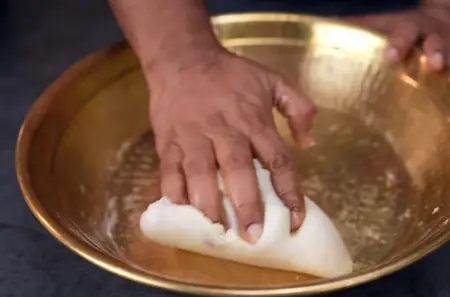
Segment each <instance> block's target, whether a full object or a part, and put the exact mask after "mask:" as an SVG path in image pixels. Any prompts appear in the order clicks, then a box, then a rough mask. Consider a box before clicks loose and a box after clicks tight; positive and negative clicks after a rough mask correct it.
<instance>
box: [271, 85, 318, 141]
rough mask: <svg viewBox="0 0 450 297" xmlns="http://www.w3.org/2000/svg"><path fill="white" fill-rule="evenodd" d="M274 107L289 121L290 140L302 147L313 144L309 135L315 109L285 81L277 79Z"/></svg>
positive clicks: (315, 112)
mask: <svg viewBox="0 0 450 297" xmlns="http://www.w3.org/2000/svg"><path fill="white" fill-rule="evenodd" d="M275 106H276V108H277V109H278V110H279V112H280V113H281V114H282V115H283V116H285V117H286V118H287V119H288V121H289V126H290V128H291V132H292V138H293V139H294V140H295V142H296V143H297V144H299V145H301V146H302V147H310V146H313V145H314V144H315V142H314V139H313V137H312V135H311V130H312V128H313V123H314V118H315V116H316V114H317V109H316V107H315V105H314V103H313V102H312V101H311V100H309V99H308V98H306V97H305V96H303V95H301V94H300V93H299V92H298V91H297V90H296V89H295V88H294V87H293V86H291V85H290V84H289V83H288V82H287V81H285V80H283V79H279V80H278V81H277V83H276V85H275Z"/></svg>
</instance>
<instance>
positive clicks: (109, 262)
mask: <svg viewBox="0 0 450 297" xmlns="http://www.w3.org/2000/svg"><path fill="white" fill-rule="evenodd" d="M211 19H212V22H213V23H229V22H233V23H236V22H248V21H292V22H303V23H312V22H320V23H325V24H329V25H338V26H341V27H347V28H352V29H356V30H360V31H363V32H367V33H370V34H373V35H374V36H377V37H379V38H382V39H383V40H384V41H386V40H387V39H386V37H385V36H383V35H382V34H379V33H377V32H374V31H370V30H366V29H363V28H360V27H358V26H355V25H352V24H348V23H345V22H342V21H339V20H336V19H333V18H327V17H320V16H314V15H308V14H297V13H282V12H246V13H229V14H223V15H218V16H214V17H212V18H211ZM127 47H128V45H127V43H126V41H121V42H118V43H116V44H114V45H111V46H108V47H106V48H103V49H100V50H97V51H94V52H93V53H91V54H88V55H87V56H85V57H84V58H82V59H80V60H79V61H77V62H75V63H73V64H72V65H71V66H69V67H68V68H67V69H66V70H65V71H63V72H62V73H61V74H60V75H59V76H58V77H57V78H56V79H55V80H54V81H53V82H52V83H50V85H49V86H48V87H47V88H46V89H45V90H44V91H43V92H42V93H41V95H40V96H39V97H38V98H37V99H36V101H35V102H34V103H33V104H32V105H31V107H30V109H29V111H28V112H27V114H26V116H25V119H24V121H23V123H22V125H21V127H20V130H19V133H18V137H17V142H16V148H15V167H16V177H17V180H18V184H19V187H20V190H21V192H22V195H23V196H24V199H25V201H26V203H27V205H28V207H29V208H30V210H31V212H32V213H33V215H34V216H35V217H36V218H37V220H38V221H39V222H40V223H41V224H42V225H43V226H44V227H45V229H47V231H48V232H49V233H50V234H51V235H52V236H53V237H55V238H56V239H57V240H58V241H60V242H61V243H62V244H64V245H65V246H66V247H68V248H69V249H70V250H72V251H73V252H74V253H76V254H78V255H79V256H80V257H82V258H84V259H85V260H87V261H89V262H91V263H93V264H95V265H97V266H99V267H101V268H103V269H104V270H106V271H108V272H111V273H113V274H116V275H118V276H121V277H124V278H126V279H129V280H132V281H134V282H137V283H141V284H144V285H148V286H151V287H155V288H160V289H165V290H170V291H175V292H180V293H188V294H197V295H218V296H290V295H309V294H317V293H326V292H332V291H337V290H341V289H346V288H351V287H354V286H357V285H361V284H364V283H367V282H370V281H373V280H376V279H379V278H381V277H384V276H386V275H389V274H392V273H394V272H396V271H398V270H400V269H402V268H405V267H406V266H408V265H410V264H412V263H414V262H416V261H418V260H420V259H421V258H423V257H425V256H426V255H428V254H429V253H431V252H433V251H435V250H436V249H438V248H439V247H441V246H443V245H444V244H445V243H447V242H448V241H449V240H450V228H449V229H448V230H446V231H445V232H442V233H441V234H440V235H439V236H438V237H437V238H436V239H435V240H434V241H431V242H429V243H428V244H426V245H425V246H422V247H421V248H420V249H418V250H414V251H411V252H409V253H408V254H407V255H406V256H405V257H403V258H398V259H396V260H393V261H392V262H391V263H388V264H386V265H384V266H381V267H374V268H371V269H369V270H364V271H361V272H359V273H358V274H356V275H350V276H344V277H341V278H338V279H332V280H323V281H322V282H312V283H311V284H308V283H306V284H304V285H301V286H297V287H296V286H295V285H291V286H289V287H280V286H278V287H270V288H252V287H241V288H231V287H230V288H227V287H220V286H208V285H197V284H189V283H184V282H182V281H179V280H171V279H166V278H164V277H161V276H156V275H150V274H146V273H145V272H143V271H138V270H134V271H130V270H131V269H128V268H125V267H121V265H120V263H119V265H117V263H114V262H117V261H116V260H115V259H112V258H111V257H108V256H106V255H105V254H104V253H101V252H99V251H98V250H96V249H95V248H94V247H92V246H90V245H88V244H87V243H85V242H83V241H81V240H80V239H78V238H77V237H75V236H72V235H71V234H70V233H69V232H67V231H66V230H65V229H64V228H63V227H61V226H60V225H59V224H58V223H57V222H56V221H55V220H53V219H52V218H51V216H50V215H49V214H48V213H47V212H46V211H45V209H44V207H43V206H42V204H41V203H40V202H39V200H38V198H37V196H36V194H35V192H34V191H33V187H32V186H31V181H30V176H29V174H28V170H27V168H28V159H27V157H28V150H29V146H27V145H26V142H27V140H28V139H31V138H32V137H33V132H34V129H35V128H36V127H37V126H38V125H39V123H40V122H41V120H42V119H39V120H38V121H37V122H34V119H35V118H36V117H38V116H39V114H41V112H42V110H41V108H40V107H41V106H43V105H45V104H44V103H48V102H51V101H52V100H53V99H52V98H53V93H54V92H55V91H56V90H58V89H61V88H63V87H64V86H65V85H67V84H69V83H70V82H71V81H73V78H75V77H77V76H78V75H79V74H80V73H82V72H84V70H86V69H88V68H90V67H92V66H91V65H92V62H102V61H104V59H105V58H106V57H108V54H109V53H111V52H116V51H117V50H121V49H124V48H127Z"/></svg>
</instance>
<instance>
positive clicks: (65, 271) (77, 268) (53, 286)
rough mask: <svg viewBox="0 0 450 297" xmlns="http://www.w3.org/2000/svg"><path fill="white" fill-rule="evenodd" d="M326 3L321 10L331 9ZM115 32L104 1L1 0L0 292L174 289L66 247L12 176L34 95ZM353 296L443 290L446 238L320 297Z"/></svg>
mask: <svg viewBox="0 0 450 297" xmlns="http://www.w3.org/2000/svg"><path fill="white" fill-rule="evenodd" d="M149 1H151V0H149ZM168 1H171V0H168ZM186 1H189V0H186ZM226 1H232V0H226ZM244 2H245V3H244ZM287 2H290V4H289V5H290V6H289V7H288V6H285V7H281V6H279V4H276V5H274V4H270V3H269V4H265V5H262V6H252V5H253V4H251V3H250V4H249V1H243V2H240V3H244V5H243V6H241V7H234V8H231V9H233V10H240V9H253V10H264V9H266V10H267V9H278V10H291V9H292V10H295V7H293V3H294V2H293V1H287ZM361 2H362V6H364V5H365V3H366V2H365V1H361ZM224 3H225V2H224V1H223V0H222V1H221V0H218V1H217V3H216V6H214V7H213V10H214V11H216V12H217V11H220V12H223V11H226V10H229V9H230V7H227V6H224ZM371 3H374V1H372V0H371ZM225 4H226V3H225ZM277 5H278V6H277ZM327 7H328V6H327ZM394 8H396V7H394ZM327 9H328V10H326V11H323V10H322V12H324V13H329V14H333V12H332V11H331V10H329V8H327ZM309 12H314V11H309ZM319 12H321V11H319ZM337 13H340V11H338V12H337ZM121 39H122V35H121V33H120V30H119V29H118V27H117V25H116V23H115V21H114V19H113V17H112V15H111V12H110V11H109V9H108V6H107V4H106V1H98V0H97V1H96V0H41V1H30V0H16V1H2V0H0V104H1V106H0V165H1V166H0V184H1V188H0V297H35V296H36V297H116V296H117V297H119V296H120V297H127V296H130V297H131V296H132V297H141V296H178V295H177V294H174V293H168V292H162V291H159V290H155V289H151V288H148V287H145V286H142V285H138V284H135V283H132V282H130V281H127V280H124V279H121V278H119V277H116V276H114V275H112V274H110V273H108V272H105V271H103V270H101V269H99V268H97V267H96V266H94V265H92V264H90V263H88V262H86V261H84V260H82V259H81V258H79V257H78V256H76V255H75V254H73V253H72V252H70V251H69V250H68V249H67V248H65V247H64V246H62V245H61V244H60V243H58V242H57V241H56V240H55V239H53V237H51V236H50V235H49V234H48V233H47V232H46V231H45V230H44V229H43V228H42V227H41V226H40V225H39V223H37V221H36V220H35V219H34V217H33V216H32V214H31V213H30V211H29V210H28V208H27V207H26V205H25V202H24V201H23V199H22V196H21V194H20V192H19V189H18V186H17V183H16V179H15V172H14V144H15V139H16V136H17V132H18V129H19V126H20V124H21V122H22V120H23V118H24V116H25V113H26V111H27V109H28V108H29V106H30V105H31V104H32V102H33V101H34V99H35V98H36V97H37V96H38V95H39V94H40V93H41V92H42V91H43V90H44V89H45V88H46V86H47V85H48V84H49V83H50V82H52V81H53V80H54V79H55V78H56V77H57V76H58V75H59V74H60V73H61V72H62V71H63V70H64V69H66V68H67V67H68V66H69V65H70V64H72V63H73V62H75V61H76V60H78V59H80V58H83V57H84V56H85V55H87V54H88V53H90V52H92V51H95V50H98V49H101V48H103V47H105V46H108V45H110V44H112V43H114V42H117V41H119V40H121ZM353 296H354V297H360V296H361V297H378V296H380V297H381V296H383V297H422V296H427V297H428V296H429V297H450V245H447V246H445V247H443V248H441V249H440V250H439V251H437V252H435V253H433V254H432V255H431V256H429V257H427V258H425V259H424V260H422V261H420V262H419V263H417V264H414V265H412V266H411V267H409V268H407V269H405V270H403V271H401V272H399V273H396V274H394V275H392V276H389V277H386V278H384V279H382V280H380V281H376V282H373V283H371V284H368V285H364V286H361V287H358V288H355V289H351V290H347V291H342V292H339V293H335V294H330V295H326V296H325V297H353Z"/></svg>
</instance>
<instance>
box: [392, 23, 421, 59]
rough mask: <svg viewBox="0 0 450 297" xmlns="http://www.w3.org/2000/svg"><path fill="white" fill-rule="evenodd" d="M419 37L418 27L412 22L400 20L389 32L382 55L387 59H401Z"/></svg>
mask: <svg viewBox="0 0 450 297" xmlns="http://www.w3.org/2000/svg"><path fill="white" fill-rule="evenodd" d="M419 37H420V30H419V27H418V26H417V25H416V24H414V23H413V22H400V23H398V24H397V25H396V26H395V27H394V29H393V30H392V31H391V32H390V34H389V39H388V43H387V46H386V49H385V52H384V56H385V58H386V59H387V60H388V61H392V62H395V61H400V60H403V59H404V58H405V57H406V56H407V54H408V53H409V52H410V51H411V50H412V49H413V48H414V47H415V46H416V43H417V41H418V40H419Z"/></svg>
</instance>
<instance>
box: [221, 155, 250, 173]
mask: <svg viewBox="0 0 450 297" xmlns="http://www.w3.org/2000/svg"><path fill="white" fill-rule="evenodd" d="M249 158H250V154H249V153H245V152H244V151H242V150H241V151H239V152H233V153H229V154H227V155H226V156H225V157H224V159H223V165H222V166H223V169H224V170H226V171H242V170H245V169H249V168H250V166H249Z"/></svg>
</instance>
